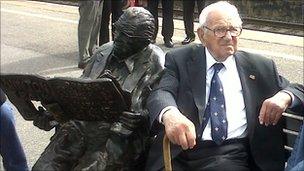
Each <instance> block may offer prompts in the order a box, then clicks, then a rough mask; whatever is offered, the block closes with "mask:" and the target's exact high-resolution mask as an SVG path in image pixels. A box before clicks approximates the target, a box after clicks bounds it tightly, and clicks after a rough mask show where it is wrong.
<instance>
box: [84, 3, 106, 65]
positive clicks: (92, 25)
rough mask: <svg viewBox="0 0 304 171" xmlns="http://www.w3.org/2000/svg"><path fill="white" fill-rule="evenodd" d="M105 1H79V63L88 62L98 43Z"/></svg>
mask: <svg viewBox="0 0 304 171" xmlns="http://www.w3.org/2000/svg"><path fill="white" fill-rule="evenodd" d="M102 7H103V0H99V1H95V0H87V1H79V24H78V48H79V62H84V63H86V62H88V61H89V60H90V56H92V55H93V52H94V48H95V47H96V46H97V43H98V39H97V38H98V33H99V30H100V21H101V15H102Z"/></svg>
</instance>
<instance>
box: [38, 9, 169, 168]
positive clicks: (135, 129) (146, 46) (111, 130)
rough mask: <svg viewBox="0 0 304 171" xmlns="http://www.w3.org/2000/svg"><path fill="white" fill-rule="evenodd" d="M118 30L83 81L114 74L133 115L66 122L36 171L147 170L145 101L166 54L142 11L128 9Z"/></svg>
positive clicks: (98, 53) (88, 68) (85, 72)
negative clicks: (156, 44)
mask: <svg viewBox="0 0 304 171" xmlns="http://www.w3.org/2000/svg"><path fill="white" fill-rule="evenodd" d="M114 27H115V39H114V42H110V43H108V44H105V45H103V46H101V47H100V48H99V49H98V50H97V52H96V53H95V54H94V55H93V57H92V60H91V62H90V63H89V64H88V66H87V67H86V68H85V70H84V72H83V76H82V77H83V78H86V79H98V78H99V77H100V76H101V75H102V74H103V73H105V72H107V73H110V74H111V75H112V77H115V78H116V80H117V81H118V83H119V84H120V85H121V87H122V89H123V90H124V91H125V92H126V93H129V94H131V109H130V111H125V112H123V113H121V117H120V118H119V120H118V121H114V122H113V123H109V122H106V121H78V120H73V121H69V122H66V123H64V124H62V125H61V128H60V129H59V130H58V131H57V132H56V134H55V135H54V137H52V139H51V143H50V144H49V146H48V147H47V148H46V149H45V151H44V153H43V154H42V155H41V157H40V158H39V160H38V161H37V162H36V164H35V166H34V167H33V170H98V171H99V170H142V169H143V166H144V163H145V161H144V159H145V158H146V157H145V150H146V146H147V144H146V142H147V140H148V139H149V138H148V128H147V125H148V123H147V122H148V119H147V117H148V114H147V110H146V109H145V102H146V98H147V95H148V94H149V93H150V91H151V89H152V86H153V85H154V83H155V82H156V81H157V80H158V77H159V74H160V73H161V71H162V69H163V63H164V53H163V51H162V50H161V49H160V48H159V47H157V46H155V45H152V44H150V42H151V40H152V38H153V35H154V31H155V27H154V18H153V16H152V15H151V14H150V13H149V12H148V11H147V10H145V9H144V8H141V7H131V8H128V9H127V10H126V11H125V12H124V14H123V15H122V16H121V17H120V18H119V20H118V21H117V22H116V23H115V24H114ZM51 112H58V111H51ZM59 112H60V111H59Z"/></svg>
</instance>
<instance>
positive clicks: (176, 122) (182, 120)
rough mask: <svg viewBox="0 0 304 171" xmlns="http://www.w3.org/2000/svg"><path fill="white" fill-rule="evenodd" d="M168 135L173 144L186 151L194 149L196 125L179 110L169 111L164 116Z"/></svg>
mask: <svg viewBox="0 0 304 171" xmlns="http://www.w3.org/2000/svg"><path fill="white" fill-rule="evenodd" d="M162 120H163V123H164V125H165V130H166V134H167V136H168V138H169V140H170V141H171V142H172V143H173V144H177V145H180V146H182V148H183V149H184V150H187V149H189V148H190V149H192V148H193V147H194V146H195V144H196V141H195V139H196V133H195V127H194V124H193V123H192V122H191V121H190V120H189V119H188V118H186V117H185V116H184V115H183V114H181V113H180V112H179V111H178V110H172V109H170V110H168V111H166V112H165V113H164V114H163V116H162Z"/></svg>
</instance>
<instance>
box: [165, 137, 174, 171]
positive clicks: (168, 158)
mask: <svg viewBox="0 0 304 171" xmlns="http://www.w3.org/2000/svg"><path fill="white" fill-rule="evenodd" d="M163 156H164V163H165V171H172V165H171V151H170V140H169V139H168V137H167V135H166V134H165V135H164V139H163Z"/></svg>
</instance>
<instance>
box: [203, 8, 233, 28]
mask: <svg viewBox="0 0 304 171" xmlns="http://www.w3.org/2000/svg"><path fill="white" fill-rule="evenodd" d="M207 24H208V26H239V18H238V16H235V15H232V14H229V13H227V12H222V11H212V12H210V13H209V15H208V17H207Z"/></svg>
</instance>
